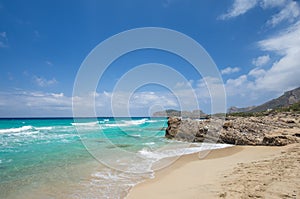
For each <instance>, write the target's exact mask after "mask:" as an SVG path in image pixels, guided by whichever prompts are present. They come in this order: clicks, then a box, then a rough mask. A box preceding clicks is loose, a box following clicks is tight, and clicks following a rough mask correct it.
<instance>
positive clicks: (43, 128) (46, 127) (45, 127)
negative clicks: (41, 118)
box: [35, 126, 53, 131]
mask: <svg viewBox="0 0 300 199" xmlns="http://www.w3.org/2000/svg"><path fill="white" fill-rule="evenodd" d="M35 129H36V130H41V131H43V130H52V129H53V127H52V126H44V127H35Z"/></svg>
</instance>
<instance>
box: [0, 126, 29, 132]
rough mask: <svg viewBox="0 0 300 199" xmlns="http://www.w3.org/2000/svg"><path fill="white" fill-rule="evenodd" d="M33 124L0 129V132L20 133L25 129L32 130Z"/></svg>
mask: <svg viewBox="0 0 300 199" xmlns="http://www.w3.org/2000/svg"><path fill="white" fill-rule="evenodd" d="M32 129H33V127H32V126H22V127H18V128H10V129H0V133H19V132H23V131H28V130H32Z"/></svg>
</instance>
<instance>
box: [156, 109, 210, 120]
mask: <svg viewBox="0 0 300 199" xmlns="http://www.w3.org/2000/svg"><path fill="white" fill-rule="evenodd" d="M153 117H183V118H205V117H207V114H205V113H204V112H203V111H201V110H194V111H178V110H174V109H168V110H165V111H158V112H155V113H153Z"/></svg>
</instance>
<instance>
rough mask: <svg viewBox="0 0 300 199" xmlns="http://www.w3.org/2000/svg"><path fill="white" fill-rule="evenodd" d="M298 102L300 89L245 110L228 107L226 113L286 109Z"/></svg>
mask: <svg viewBox="0 0 300 199" xmlns="http://www.w3.org/2000/svg"><path fill="white" fill-rule="evenodd" d="M299 101H300V87H298V88H296V89H293V90H290V91H287V92H285V93H284V94H283V95H281V96H280V97H278V98H276V99H273V100H270V101H268V102H266V103H264V104H262V105H259V106H251V107H246V108H237V107H230V108H229V109H228V113H237V112H260V111H266V110H268V109H276V108H281V107H287V106H290V105H292V104H294V103H297V102H299Z"/></svg>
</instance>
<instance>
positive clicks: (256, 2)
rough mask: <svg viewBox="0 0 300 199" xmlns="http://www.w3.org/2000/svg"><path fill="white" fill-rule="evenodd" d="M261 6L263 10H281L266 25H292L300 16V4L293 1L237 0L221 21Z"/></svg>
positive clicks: (222, 16) (221, 17)
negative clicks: (286, 23) (286, 22)
mask: <svg viewBox="0 0 300 199" xmlns="http://www.w3.org/2000/svg"><path fill="white" fill-rule="evenodd" d="M256 6H260V7H261V8H263V9H271V8H279V9H280V11H279V12H278V13H276V14H274V15H273V16H272V17H271V19H269V20H268V21H267V22H266V25H268V26H271V27H274V26H276V25H278V24H279V23H281V22H283V21H288V22H290V23H292V22H294V21H296V20H297V19H298V18H299V16H300V8H299V4H298V3H297V2H296V1H293V0H235V1H234V2H233V5H232V6H231V8H230V9H229V10H228V11H227V13H225V14H223V15H221V16H220V17H219V18H220V19H223V20H225V19H230V18H234V17H238V16H240V15H243V14H245V13H246V12H248V11H249V10H250V9H252V8H254V7H256Z"/></svg>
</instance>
